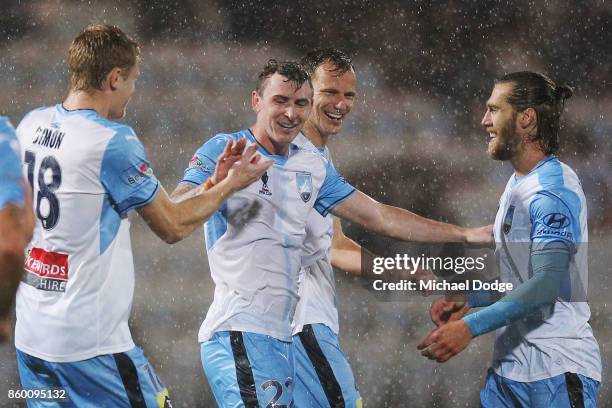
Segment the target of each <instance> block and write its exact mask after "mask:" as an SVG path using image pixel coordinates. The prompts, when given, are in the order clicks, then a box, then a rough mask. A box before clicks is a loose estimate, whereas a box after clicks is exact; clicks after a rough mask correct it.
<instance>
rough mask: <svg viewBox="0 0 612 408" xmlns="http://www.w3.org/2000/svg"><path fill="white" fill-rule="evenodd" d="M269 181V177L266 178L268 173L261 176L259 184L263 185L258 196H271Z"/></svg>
mask: <svg viewBox="0 0 612 408" xmlns="http://www.w3.org/2000/svg"><path fill="white" fill-rule="evenodd" d="M269 180H270V176H268V172H267V171H266V172H265V173H264V174H263V176H261V182H262V183H263V184H262V186H261V188H260V189H259V194H263V195H266V196H271V195H272V192H271V191H270V187H268V181H269Z"/></svg>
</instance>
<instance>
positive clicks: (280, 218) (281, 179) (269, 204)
mask: <svg viewBox="0 0 612 408" xmlns="http://www.w3.org/2000/svg"><path fill="white" fill-rule="evenodd" d="M230 138H231V139H233V140H239V139H241V138H246V139H247V140H248V141H249V143H257V140H256V139H255V137H254V136H253V134H252V133H251V131H250V130H248V129H245V130H242V131H239V132H236V133H231V134H218V135H216V136H215V137H213V138H212V139H210V140H209V141H208V142H206V143H205V144H204V145H203V146H202V147H201V148H200V149H199V150H198V151H197V152H196V154H195V156H194V157H193V159H192V160H191V162H190V165H189V168H187V169H186V170H185V175H184V178H183V182H189V183H193V184H197V185H200V184H203V183H204V182H205V181H206V179H207V178H208V177H209V176H210V175H212V174H213V172H214V168H215V165H216V160H217V158H218V156H219V155H220V154H221V152H222V151H223V148H224V147H225V145H226V143H227V141H228V140H229V139H230ZM259 152H260V153H261V154H262V155H263V156H264V157H267V158H271V159H273V160H274V164H273V166H272V167H270V169H268V171H267V172H266V173H265V174H264V175H263V176H262V178H261V179H260V180H258V181H256V182H254V183H253V184H251V185H250V186H248V187H247V188H245V189H243V190H241V191H239V192H237V193H236V194H234V195H233V196H232V197H230V198H229V199H228V200H227V201H226V202H225V204H223V206H222V207H221V208H219V210H218V211H217V212H216V213H215V214H214V215H213V216H212V217H211V218H210V219H209V220H208V222H206V224H205V234H206V246H207V251H208V261H209V263H210V270H211V275H212V278H213V280H214V282H215V295H214V300H213V303H212V305H211V306H210V308H209V310H208V313H207V315H206V319H205V320H204V323H203V324H202V326H201V328H200V333H199V336H198V338H199V341H200V342H203V341H206V340H208V339H210V337H211V336H212V335H213V334H214V333H215V332H219V331H230V330H233V331H242V332H252V333H258V334H265V335H269V336H271V337H273V338H276V339H278V340H283V341H291V334H292V331H291V320H292V318H293V315H294V313H295V307H296V303H297V301H298V274H299V270H300V266H301V256H302V249H303V245H304V238H305V236H306V223H307V219H308V215H309V213H310V210H311V209H312V208H314V209H316V211H318V212H319V213H320V214H321V215H327V214H328V213H329V211H330V210H332V209H333V208H334V207H335V206H336V205H338V204H339V203H341V202H342V201H343V200H345V199H346V198H348V197H349V196H350V195H351V194H352V193H353V192H354V191H355V189H354V188H353V187H352V186H350V185H349V184H348V183H347V182H346V181H345V180H344V179H343V178H342V177H340V175H338V173H337V172H336V171H335V169H334V168H333V166H332V165H331V164H330V163H329V162H328V161H327V160H326V159H325V158H324V157H323V156H321V154H319V153H318V152H316V151H311V150H309V149H304V148H300V147H299V146H297V145H295V144H290V146H289V150H288V153H287V155H286V156H280V155H273V154H270V153H268V152H267V151H266V150H265V149H264V148H263V147H261V146H260V148H259Z"/></svg>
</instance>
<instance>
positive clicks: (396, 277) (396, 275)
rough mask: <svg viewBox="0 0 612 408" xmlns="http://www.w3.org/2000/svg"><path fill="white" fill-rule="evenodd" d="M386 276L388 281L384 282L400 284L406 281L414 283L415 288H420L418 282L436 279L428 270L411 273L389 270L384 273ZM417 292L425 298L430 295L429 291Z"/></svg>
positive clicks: (410, 271) (408, 271)
mask: <svg viewBox="0 0 612 408" xmlns="http://www.w3.org/2000/svg"><path fill="white" fill-rule="evenodd" d="M386 275H387V277H388V279H385V281H395V282H400V281H402V280H406V281H409V282H415V283H416V284H417V288H420V287H421V285H420V283H419V282H427V281H432V280H436V279H438V278H437V277H436V275H434V274H433V272H432V271H430V270H429V269H417V270H416V271H412V270H411V269H390V270H388V271H386ZM419 292H421V293H422V294H423V295H424V296H427V295H429V293H430V291H426V290H420V289H419Z"/></svg>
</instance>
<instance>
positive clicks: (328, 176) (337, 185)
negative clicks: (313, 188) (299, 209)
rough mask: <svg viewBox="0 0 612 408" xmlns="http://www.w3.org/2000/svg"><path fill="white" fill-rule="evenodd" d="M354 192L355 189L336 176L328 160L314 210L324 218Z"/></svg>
mask: <svg viewBox="0 0 612 408" xmlns="http://www.w3.org/2000/svg"><path fill="white" fill-rule="evenodd" d="M354 192H355V187H353V186H351V185H350V184H349V183H348V182H347V181H346V180H345V179H344V177H342V176H341V175H340V174H338V172H337V171H336V169H335V168H334V166H333V165H332V164H331V163H330V162H329V160H325V180H324V181H323V185H322V186H321V189H320V190H319V195H318V196H317V200H316V201H315V205H314V208H315V209H316V210H317V211H318V212H319V213H320V214H321V215H322V216H324V217H325V216H326V215H327V214H329V212H330V211H331V210H332V209H333V208H334V207H335V206H337V205H338V204H340V203H341V202H342V201H344V200H346V199H347V198H348V197H349V196H350V195H351V194H353V193H354Z"/></svg>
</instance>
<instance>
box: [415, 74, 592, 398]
mask: <svg viewBox="0 0 612 408" xmlns="http://www.w3.org/2000/svg"><path fill="white" fill-rule="evenodd" d="M571 95H572V90H571V89H570V88H569V87H567V86H565V85H563V86H556V85H555V83H554V82H553V81H551V80H550V79H549V78H547V77H546V76H544V75H541V74H538V73H534V72H515V73H511V74H508V75H505V76H504V77H502V78H501V79H500V80H498V81H497V82H496V84H495V87H494V88H493V91H492V93H491V96H490V98H489V100H488V101H487V111H486V114H485V116H484V118H483V120H482V125H483V126H484V128H485V130H486V131H487V132H488V133H489V136H490V141H489V148H488V153H489V156H490V157H491V158H492V159H494V160H504V161H510V163H512V166H513V167H514V170H515V172H514V174H513V175H512V176H511V177H510V180H509V181H508V184H507V185H506V190H505V191H504V193H503V194H502V197H501V200H500V205H499V210H498V212H497V217H496V218H495V227H494V234H495V242H496V246H497V248H496V254H497V257H498V264H499V269H500V279H501V280H502V281H504V282H511V283H513V284H514V287H515V289H514V290H513V291H512V292H510V293H509V294H507V295H506V296H505V297H504V298H502V299H500V300H498V301H497V302H495V298H494V296H493V294H492V293H489V292H472V293H468V294H467V296H464V298H465V299H467V305H465V306H463V304H462V303H460V302H459V303H454V302H450V301H446V300H438V301H436V302H434V304H433V305H432V310H431V312H432V318H433V320H434V321H437V322H438V323H441V325H440V326H439V327H438V328H437V329H436V330H434V331H433V332H432V333H431V334H430V335H429V336H428V337H427V338H426V339H425V340H424V341H423V342H422V343H421V344H420V345H419V348H420V349H423V354H424V355H425V356H427V357H428V358H430V359H434V360H437V361H439V362H444V361H447V360H448V359H449V358H451V357H452V356H454V355H456V354H457V353H459V352H461V351H462V350H463V349H464V348H465V347H467V346H468V344H469V343H470V341H471V339H472V338H474V337H476V336H480V335H482V334H485V333H488V332H491V331H493V330H496V342H495V350H494V357H493V367H492V369H491V370H489V374H488V376H487V380H486V384H485V387H484V389H483V390H482V392H481V394H480V400H481V404H482V406H484V407H536V408H539V407H595V406H596V405H597V394H598V391H599V384H600V381H601V357H600V354H599V346H598V344H597V341H596V340H595V337H594V336H593V331H592V329H591V326H590V325H589V323H588V321H589V317H590V310H589V305H588V304H587V303H586V300H587V299H586V284H587V281H588V279H587V275H588V272H587V248H586V243H587V242H588V230H587V211H586V204H585V197H584V193H583V191H582V187H581V185H580V181H579V180H578V177H577V176H576V173H574V171H573V170H572V169H571V168H570V167H568V166H567V165H565V164H564V163H562V162H560V161H559V159H558V158H557V157H555V156H554V154H555V152H556V151H557V149H558V145H559V138H558V132H559V119H560V116H561V113H562V111H563V106H564V102H565V100H566V99H567V98H569V97H570V96H571ZM483 306H484V308H483V309H480V310H479V311H477V312H476V313H473V314H470V315H467V316H465V317H463V318H461V317H462V316H463V315H464V314H465V312H466V311H467V310H468V309H470V307H483ZM443 309H446V312H443V311H442V310H443Z"/></svg>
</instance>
